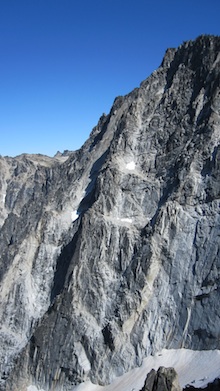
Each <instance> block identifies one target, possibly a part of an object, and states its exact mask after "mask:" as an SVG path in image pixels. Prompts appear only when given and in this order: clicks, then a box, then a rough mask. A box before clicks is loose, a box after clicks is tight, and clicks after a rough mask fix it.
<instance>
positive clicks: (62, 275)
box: [50, 220, 81, 303]
mask: <svg viewBox="0 0 220 391" xmlns="http://www.w3.org/2000/svg"><path fill="white" fill-rule="evenodd" d="M80 232H81V220H80V225H79V227H78V229H77V231H76V233H75V235H74V236H73V239H72V240H71V241H70V242H69V243H68V244H67V245H66V246H65V247H64V248H63V250H62V251H61V254H60V256H59V258H58V260H57V266H56V271H55V274H54V280H53V287H52V289H51V296H50V300H51V303H52V302H53V301H54V299H55V298H56V296H58V295H59V294H60V293H61V292H62V290H63V288H64V285H65V281H66V276H67V272H68V269H69V265H70V262H71V260H72V257H73V254H74V251H75V248H76V243H77V240H78V237H79V235H80Z"/></svg>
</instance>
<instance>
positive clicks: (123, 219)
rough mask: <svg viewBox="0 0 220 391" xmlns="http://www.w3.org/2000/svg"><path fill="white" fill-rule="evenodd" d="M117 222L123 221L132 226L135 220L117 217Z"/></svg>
mask: <svg viewBox="0 0 220 391" xmlns="http://www.w3.org/2000/svg"><path fill="white" fill-rule="evenodd" d="M117 220H118V221H121V222H122V223H129V224H131V223H132V222H133V220H132V219H130V218H129V217H123V218H121V219H120V218H119V217H117Z"/></svg>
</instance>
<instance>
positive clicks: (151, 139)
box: [0, 36, 220, 391]
mask: <svg viewBox="0 0 220 391" xmlns="http://www.w3.org/2000/svg"><path fill="white" fill-rule="evenodd" d="M219 75H220V38H219V37H213V36H202V37H199V38H198V39H197V40H195V41H190V42H186V43H183V44H182V45H181V46H180V47H179V48H178V49H169V50H168V51H167V52H166V54H165V57H164V59H163V61H162V64H161V66H160V67H159V68H158V70H156V71H154V72H153V74H152V75H151V76H150V77H149V78H148V79H146V80H145V81H144V82H142V83H141V85H140V88H137V89H135V90H134V91H132V92H131V93H130V94H128V95H127V96H125V97H118V98H117V99H116V100H115V102H114V104H113V107H112V110H111V112H110V114H109V115H103V116H102V117H101V118H100V120H99V123H98V125H97V126H96V127H95V128H94V129H93V131H92V133H91V135H90V138H89V139H88V141H87V142H86V143H85V144H84V145H83V147H82V148H81V149H80V150H78V151H76V152H73V153H68V154H63V155H62V154H57V155H56V156H55V157H54V158H48V157H45V156H41V155H21V156H19V157H16V158H8V157H1V159H0V201H1V203H0V224H1V231H0V236H1V240H0V246H1V251H0V255H1V261H0V278H1V285H0V300H1V306H0V311H1V315H0V319H1V331H0V346H1V349H0V355H1V357H0V363H1V376H2V379H1V383H0V384H1V385H0V389H1V390H5V389H6V390H13V391H16V390H25V391H26V390H27V387H29V385H33V387H35V386H36V387H38V388H39V389H40V388H42V389H44V390H61V389H62V390H67V391H69V390H72V389H73V387H74V385H76V384H79V383H80V382H82V381H85V380H91V381H92V382H94V383H99V384H106V383H109V382H111V381H112V380H113V378H115V377H116V376H119V375H121V374H123V373H125V372H126V371H128V370H130V369H131V368H133V367H135V366H138V365H140V364H141V363H142V360H143V358H144V357H146V356H147V355H150V354H151V353H155V352H156V351H159V350H160V349H162V348H168V349H169V348H172V349H175V348H182V347H186V348H190V349H199V350H202V349H219V348H220V342H219V341H220V340H219V334H220V329H219V324H220V323H219V321H220V319H219V316H220V311H219V278H220V249H219V247H220V238H219V236H220V215H219V211H220V209H219V206H220V80H219Z"/></svg>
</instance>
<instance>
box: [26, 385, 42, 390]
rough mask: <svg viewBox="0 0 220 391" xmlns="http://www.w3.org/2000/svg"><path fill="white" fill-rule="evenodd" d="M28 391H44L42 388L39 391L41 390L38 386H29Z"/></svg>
mask: <svg viewBox="0 0 220 391" xmlns="http://www.w3.org/2000/svg"><path fill="white" fill-rule="evenodd" d="M27 391H44V390H43V388H41V389H40V390H39V388H37V387H36V386H32V385H31V386H28V387H27Z"/></svg>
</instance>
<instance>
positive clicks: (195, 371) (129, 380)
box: [27, 349, 220, 391]
mask: <svg viewBox="0 0 220 391" xmlns="http://www.w3.org/2000/svg"><path fill="white" fill-rule="evenodd" d="M160 366H164V367H166V368H168V367H174V368H175V370H176V371H177V373H178V376H179V382H180V385H181V387H184V386H186V385H189V384H190V385H193V386H194V387H200V388H204V387H205V386H206V385H207V384H208V383H210V382H213V381H214V380H215V379H216V378H220V350H207V351H204V350H203V351H195V350H188V349H177V350H174V349H170V350H166V349H163V350H162V351H161V352H160V353H157V354H156V355H155V356H149V357H147V358H145V359H144V361H143V364H142V366H141V367H139V368H135V369H133V370H131V371H130V372H128V373H126V374H124V375H123V376H120V377H118V378H116V379H115V380H114V381H113V382H112V383H111V384H110V385H108V386H99V385H96V384H92V383H91V382H85V383H82V384H80V385H79V386H77V387H74V388H73V391H140V390H141V388H142V387H143V385H144V381H145V379H146V375H147V373H149V372H150V370H151V369H152V368H154V369H156V370H157V369H158V368H159V367H160ZM27 391H44V390H43V389H40V390H39V389H38V388H37V387H35V386H33V385H31V386H29V387H28V388H27Z"/></svg>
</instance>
